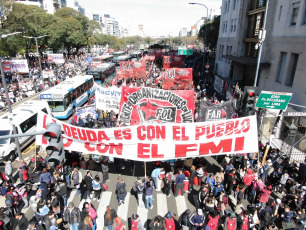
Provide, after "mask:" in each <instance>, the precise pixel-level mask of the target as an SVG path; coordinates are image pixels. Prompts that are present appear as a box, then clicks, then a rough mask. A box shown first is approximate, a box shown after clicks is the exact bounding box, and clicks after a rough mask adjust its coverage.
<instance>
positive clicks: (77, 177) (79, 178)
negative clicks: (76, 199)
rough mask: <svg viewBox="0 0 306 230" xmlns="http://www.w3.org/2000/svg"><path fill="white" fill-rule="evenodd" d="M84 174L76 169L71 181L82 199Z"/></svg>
mask: <svg viewBox="0 0 306 230" xmlns="http://www.w3.org/2000/svg"><path fill="white" fill-rule="evenodd" d="M82 179H83V177H82V173H81V172H80V171H79V170H78V169H77V168H74V170H73V173H72V174H71V181H72V182H73V186H74V188H75V189H76V190H77V192H78V195H79V196H80V197H81V195H82V193H81V182H82Z"/></svg>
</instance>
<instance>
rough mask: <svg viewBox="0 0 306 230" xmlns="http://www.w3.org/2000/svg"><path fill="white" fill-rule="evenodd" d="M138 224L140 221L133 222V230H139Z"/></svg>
mask: <svg viewBox="0 0 306 230" xmlns="http://www.w3.org/2000/svg"><path fill="white" fill-rule="evenodd" d="M138 223H139V220H138V221H135V220H132V223H131V230H138V228H137V225H138Z"/></svg>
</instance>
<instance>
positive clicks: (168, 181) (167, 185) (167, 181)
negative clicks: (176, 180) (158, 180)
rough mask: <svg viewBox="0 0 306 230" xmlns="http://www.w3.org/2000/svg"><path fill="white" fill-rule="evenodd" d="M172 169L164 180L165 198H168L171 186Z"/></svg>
mask: <svg viewBox="0 0 306 230" xmlns="http://www.w3.org/2000/svg"><path fill="white" fill-rule="evenodd" d="M173 173H174V169H173V168H172V169H171V171H170V172H168V173H167V174H166V176H165V178H164V192H165V194H166V195H167V197H169V196H170V192H171V186H172V181H173V180H172V178H173Z"/></svg>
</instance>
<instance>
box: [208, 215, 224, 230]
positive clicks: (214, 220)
mask: <svg viewBox="0 0 306 230" xmlns="http://www.w3.org/2000/svg"><path fill="white" fill-rule="evenodd" d="M220 219H221V218H220V215H219V213H218V211H213V212H210V213H209V214H208V217H207V224H206V226H207V227H209V229H210V230H217V229H218V227H219V226H220V223H221V221H220Z"/></svg>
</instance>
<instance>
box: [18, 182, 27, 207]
mask: <svg viewBox="0 0 306 230" xmlns="http://www.w3.org/2000/svg"><path fill="white" fill-rule="evenodd" d="M16 191H17V193H18V195H19V196H20V198H21V199H22V200H23V202H24V208H27V207H29V201H28V191H27V186H26V185H23V184H18V185H17V188H16Z"/></svg>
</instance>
